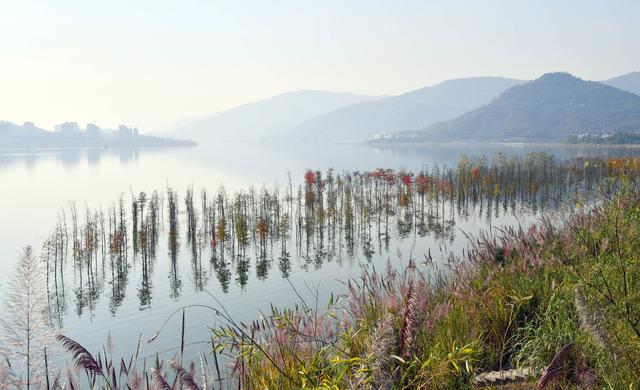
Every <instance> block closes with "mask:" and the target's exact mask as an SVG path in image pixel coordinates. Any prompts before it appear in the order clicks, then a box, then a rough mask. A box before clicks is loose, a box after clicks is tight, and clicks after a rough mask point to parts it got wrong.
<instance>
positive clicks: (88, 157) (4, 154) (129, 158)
mask: <svg viewBox="0 0 640 390" xmlns="http://www.w3.org/2000/svg"><path fill="white" fill-rule="evenodd" d="M159 151H161V150H158V149H139V148H103V147H102V148H86V149H85V148H66V149H0V171H2V170H9V169H12V168H17V167H24V168H25V169H26V170H27V171H30V172H33V171H34V170H35V169H36V168H38V166H41V165H46V164H48V163H52V162H53V163H57V164H60V165H61V166H62V167H63V168H65V169H75V168H77V167H79V166H82V165H83V164H85V163H86V165H88V166H89V167H93V168H96V167H98V166H100V164H101V163H102V162H103V159H105V158H117V160H118V161H119V162H120V164H122V165H128V164H132V163H137V162H138V161H139V159H140V153H142V152H147V153H152V152H159Z"/></svg>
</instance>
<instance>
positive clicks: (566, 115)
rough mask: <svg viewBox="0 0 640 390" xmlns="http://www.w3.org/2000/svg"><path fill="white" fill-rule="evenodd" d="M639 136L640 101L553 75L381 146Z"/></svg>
mask: <svg viewBox="0 0 640 390" xmlns="http://www.w3.org/2000/svg"><path fill="white" fill-rule="evenodd" d="M619 81H620V80H617V81H616V82H619ZM637 131H640V96H638V95H635V94H633V93H630V92H626V91H622V90H620V89H618V88H614V87H612V86H610V85H605V84H602V83H598V82H594V81H585V80H582V79H579V78H577V77H574V76H572V75H570V74H568V73H548V74H545V75H543V76H542V77H540V78H538V79H536V80H534V81H531V82H528V83H526V84H522V85H518V86H515V87H512V88H510V89H508V90H506V91H505V92H503V93H502V94H500V96H498V97H497V98H495V99H494V100H492V101H491V102H490V103H489V104H487V105H485V106H483V107H480V108H477V109H475V110H472V111H470V112H468V113H466V114H464V115H461V116H459V117H457V118H454V119H451V120H448V121H444V122H440V123H437V124H434V125H431V126H426V127H424V128H422V129H419V130H414V131H404V132H401V133H399V134H398V135H397V137H392V138H389V139H387V140H383V141H381V142H384V141H387V142H388V141H391V142H440V141H476V142H477V141H480V142H488V141H511V142H565V141H567V139H568V138H569V137H570V136H575V135H577V134H584V133H620V132H637Z"/></svg>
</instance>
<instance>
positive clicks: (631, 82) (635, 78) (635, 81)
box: [602, 72, 640, 95]
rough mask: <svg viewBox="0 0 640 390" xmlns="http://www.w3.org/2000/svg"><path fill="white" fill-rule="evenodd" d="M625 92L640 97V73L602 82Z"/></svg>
mask: <svg viewBox="0 0 640 390" xmlns="http://www.w3.org/2000/svg"><path fill="white" fill-rule="evenodd" d="M602 83H603V84H607V85H610V86H612V87H616V88H618V89H621V90H623V91H627V92H631V93H635V94H636V95H640V72H631V73H628V74H625V75H622V76H618V77H614V78H612V79H609V80H606V81H603V82H602Z"/></svg>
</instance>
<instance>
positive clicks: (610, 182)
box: [7, 155, 640, 389]
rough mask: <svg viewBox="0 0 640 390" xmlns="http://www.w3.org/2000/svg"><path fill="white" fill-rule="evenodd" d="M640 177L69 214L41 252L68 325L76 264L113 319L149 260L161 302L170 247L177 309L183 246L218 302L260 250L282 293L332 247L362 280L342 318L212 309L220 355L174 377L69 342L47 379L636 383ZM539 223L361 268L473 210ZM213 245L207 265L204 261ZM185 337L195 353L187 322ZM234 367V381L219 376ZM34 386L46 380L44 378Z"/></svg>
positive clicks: (439, 186)
mask: <svg viewBox="0 0 640 390" xmlns="http://www.w3.org/2000/svg"><path fill="white" fill-rule="evenodd" d="M639 173H640V160H638V159H604V158H601V159H598V158H594V159H589V160H587V159H574V160H570V161H556V160H554V159H553V158H550V157H549V156H545V155H531V156H529V157H527V158H525V159H515V158H514V159H507V158H505V157H504V156H496V157H495V158H493V159H492V160H487V159H478V160H469V159H467V158H464V157H463V158H462V159H461V160H460V162H459V164H458V165H457V166H456V167H451V168H447V167H442V168H441V167H432V168H430V169H426V168H425V169H424V170H422V171H419V172H415V173H411V172H407V171H392V170H386V169H379V170H375V171H371V172H342V173H340V174H337V173H335V172H333V171H328V172H325V173H322V172H319V171H311V170H309V171H307V173H306V174H305V176H304V180H303V182H302V183H301V184H300V185H299V186H298V187H297V190H296V189H294V187H293V185H292V184H289V185H288V186H287V187H285V188H284V189H279V188H278V187H276V188H274V189H271V190H267V189H262V190H261V191H257V190H255V189H251V190H249V191H247V192H238V193H235V194H233V195H232V196H229V195H227V193H226V191H224V189H220V191H218V193H216V194H214V195H210V194H208V193H207V192H206V191H202V192H201V193H200V199H199V201H198V199H197V196H196V195H195V193H194V191H193V190H192V189H189V190H188V191H187V192H186V196H185V197H184V198H182V200H181V199H180V197H179V194H178V192H177V191H176V190H174V189H171V188H168V189H167V191H166V195H164V194H162V193H159V192H153V193H151V194H149V195H148V194H147V193H144V192H141V193H139V194H135V195H134V194H132V195H131V201H130V204H127V201H126V200H125V197H124V196H122V197H120V199H118V201H117V202H115V203H114V204H113V205H111V206H110V207H109V208H108V209H107V210H106V211H104V212H103V211H102V210H100V209H99V210H90V209H88V208H87V209H86V211H85V213H84V214H85V217H84V222H82V221H80V219H81V217H79V216H78V212H77V210H76V206H75V205H74V204H71V205H70V206H69V208H68V210H67V211H66V212H65V213H63V214H62V215H61V218H60V221H59V223H58V224H57V226H56V228H55V230H54V231H53V232H52V234H51V235H50V237H49V238H48V239H47V240H46V242H45V244H44V246H43V249H42V250H41V253H40V258H41V259H42V260H43V263H44V264H45V266H46V270H45V274H46V278H43V279H46V281H45V283H46V287H47V288H46V291H47V294H48V303H49V307H48V312H47V316H48V318H49V319H50V322H52V323H53V324H54V326H56V324H58V326H59V325H60V324H61V323H62V313H63V311H64V308H65V305H66V303H65V299H66V294H65V292H64V291H65V278H64V272H63V271H62V270H63V264H66V262H71V266H72V269H73V272H74V275H75V276H77V278H78V279H79V280H80V287H79V288H76V289H75V291H74V294H75V296H76V297H77V298H78V302H77V310H83V309H84V308H86V307H88V308H91V305H92V304H93V302H95V300H96V299H97V298H98V297H99V293H100V291H101V290H102V289H103V288H104V287H105V286H108V288H109V290H111V291H110V306H109V308H110V309H111V310H112V311H113V313H115V310H117V307H118V304H119V302H121V301H122V300H123V299H124V298H125V297H124V292H125V289H124V288H123V286H126V284H127V283H128V273H129V272H131V271H130V268H131V267H130V265H131V264H132V263H133V262H137V263H138V264H142V267H141V269H142V273H143V278H142V285H141V288H140V291H139V298H140V302H141V307H142V306H143V305H150V303H151V294H149V293H148V292H149V291H150V290H149V289H150V286H149V283H148V280H149V275H150V274H151V273H152V272H154V262H155V256H156V253H157V252H158V245H159V242H160V239H159V237H161V233H162V232H166V235H167V239H166V242H167V250H168V252H169V257H170V259H171V261H172V267H170V275H169V279H170V281H171V294H178V295H179V292H180V286H181V283H182V282H181V280H180V279H179V272H178V265H177V262H176V259H177V254H178V251H179V249H180V241H182V240H181V238H182V237H184V238H185V240H184V242H185V243H186V245H187V247H188V248H189V250H188V252H189V255H190V257H191V258H192V261H191V262H192V268H193V271H194V277H193V282H194V283H195V284H196V287H197V288H198V289H200V290H202V291H205V292H206V290H205V288H204V286H205V284H206V280H205V277H206V273H205V272H204V271H203V269H204V270H206V269H207V267H203V263H205V262H206V261H209V262H210V264H211V267H212V268H213V269H214V270H215V273H216V276H217V277H218V280H219V281H220V283H221V285H222V291H223V292H224V291H225V290H224V285H225V284H224V283H225V278H226V282H228V280H229V275H230V272H231V271H230V269H235V270H236V272H238V278H237V280H238V281H239V283H242V280H243V279H242V275H246V273H247V269H248V267H249V266H248V264H249V263H248V261H249V260H248V255H249V254H250V253H252V254H253V255H254V256H255V259H256V262H255V267H256V272H257V273H260V272H262V274H263V275H264V274H265V273H266V272H268V270H269V268H270V266H271V263H272V262H274V259H277V264H278V268H279V270H280V271H281V273H282V275H283V277H285V278H286V277H287V275H288V267H290V265H288V264H287V263H286V260H287V259H288V258H289V257H290V256H291V253H290V252H291V251H293V250H295V251H296V253H297V254H298V255H299V257H300V258H302V259H304V260H305V261H308V262H310V264H313V265H316V266H317V265H318V264H315V263H314V260H316V259H320V261H322V259H323V258H321V257H320V256H319V255H318V256H314V255H313V254H314V253H325V255H324V261H327V255H326V253H329V252H331V251H332V248H333V251H334V256H336V258H337V257H340V256H343V255H344V254H343V253H342V252H338V251H336V248H345V251H346V253H347V254H349V253H354V252H353V251H354V247H356V246H360V247H362V248H363V250H362V254H363V256H364V257H363V259H361V260H362V261H361V264H362V267H363V274H362V277H361V278H360V279H357V280H347V281H345V289H344V291H346V293H345V294H338V295H335V296H333V295H332V297H331V299H330V300H329V303H328V305H324V304H321V303H320V299H321V298H320V297H316V299H315V302H307V301H305V300H304V299H302V297H300V302H299V304H298V305H296V306H293V307H289V308H286V309H278V308H272V312H271V313H270V314H269V315H264V316H263V317H262V318H261V319H260V320H259V321H255V322H253V323H251V324H246V325H245V324H242V323H238V322H235V321H234V319H233V318H231V316H229V315H228V314H227V313H226V311H225V310H224V307H222V305H221V304H220V302H219V301H218V300H217V299H216V298H214V297H213V296H211V298H212V303H211V306H210V307H208V308H209V309H212V310H213V311H214V312H215V313H216V314H217V315H218V317H219V318H220V323H222V324H225V325H223V326H221V327H217V328H215V329H213V330H212V340H211V349H212V351H210V352H211V353H210V354H209V355H202V356H201V358H200V361H199V362H197V363H196V362H194V363H196V364H193V365H191V366H190V368H188V369H184V368H183V365H184V366H185V367H186V366H188V365H189V363H188V362H187V361H183V356H182V350H183V347H184V344H183V345H181V346H180V348H179V349H180V351H181V352H180V354H179V355H177V357H176V359H175V360H174V361H172V362H171V364H163V362H162V359H159V358H156V359H155V361H154V362H151V361H149V362H147V361H146V360H144V361H141V360H140V359H139V358H138V350H139V348H140V343H139V344H138V348H136V352H135V355H133V356H132V357H131V358H129V359H126V358H123V359H121V361H118V359H115V360H113V358H112V357H111V353H107V349H108V348H107V349H105V350H103V351H102V352H97V353H95V354H93V355H92V354H91V353H90V352H89V351H88V350H87V349H85V348H84V347H82V346H81V345H80V344H78V343H76V342H75V341H73V340H71V339H68V338H66V337H64V336H60V337H59V338H58V339H59V340H60V341H61V343H62V345H63V346H64V348H65V349H66V350H67V351H68V352H70V353H71V356H70V357H72V359H73V360H74V367H73V369H69V370H67V371H66V372H64V371H61V373H62V374H61V375H58V376H57V377H56V376H54V374H53V371H52V374H51V377H52V378H51V383H58V384H59V385H60V386H64V385H65V383H66V386H67V388H69V386H70V385H71V384H76V385H77V384H79V383H94V384H95V385H94V388H105V389H107V388H127V386H129V387H130V388H144V389H150V388H162V389H167V388H180V386H183V388H190V389H193V388H211V387H212V386H213V388H218V387H220V386H222V387H229V386H233V387H240V388H247V389H249V388H250V389H253V388H260V389H262V388H284V389H286V388H292V389H293V388H365V389H366V388H371V389H380V388H385V389H386V388H474V387H483V386H491V385H493V384H495V383H497V381H508V380H516V381H520V383H522V384H524V385H525V386H531V385H533V384H534V383H536V382H537V383H538V385H539V387H541V388H546V387H548V386H554V385H557V384H560V385H562V386H566V387H569V388H571V387H575V386H582V387H588V386H594V387H597V388H600V387H603V386H604V387H610V388H635V387H634V386H638V381H637V379H636V376H637V375H635V373H636V372H638V368H639V364H640V291H639V288H638V285H639V284H638V282H639V281H640V251H638V249H640V248H638V246H640V240H638V238H640V195H639V194H638V187H637V185H636V180H637V177H638V174H639ZM181 205H184V206H183V207H181ZM563 205H564V206H565V207H561V208H559V207H560V206H563ZM567 205H569V207H566V206H567ZM532 210H533V211H535V210H563V211H564V213H565V214H563V217H558V216H553V217H551V216H550V217H548V218H547V217H545V218H544V219H542V220H541V221H540V222H539V223H537V224H534V225H532V226H531V227H518V226H514V227H510V228H505V229H504V230H501V231H499V232H498V233H497V234H496V232H495V231H494V232H492V233H487V234H486V235H484V236H480V237H475V238H474V237H470V240H469V245H470V247H469V249H468V250H466V251H465V252H464V253H463V255H462V256H461V257H460V256H458V257H456V256H453V255H451V256H449V257H448V258H445V259H434V258H432V256H431V253H430V252H427V253H425V254H420V255H418V256H416V255H414V254H399V256H406V259H405V260H404V261H402V262H399V263H400V264H402V263H404V264H405V265H406V268H402V269H399V268H397V266H392V265H391V262H389V266H388V267H387V269H384V270H383V269H376V268H374V267H373V265H372V264H373V263H370V262H368V261H367V259H368V258H367V256H366V254H367V253H369V252H367V250H366V249H367V248H369V250H373V249H372V248H375V246H374V245H373V243H377V244H378V246H380V247H382V246H384V245H388V244H389V240H390V237H391V236H392V235H398V236H400V237H402V236H407V235H410V234H413V236H414V237H415V239H420V238H423V237H425V236H427V235H429V236H433V237H438V238H439V239H440V240H447V239H448V238H447V237H449V236H450V235H451V234H452V231H453V228H454V226H455V219H456V218H463V217H464V216H465V215H468V214H469V213H478V215H480V216H485V217H486V218H491V217H492V216H495V215H498V214H499V213H501V212H502V213H506V212H512V213H516V214H517V213H518V212H531V211H532ZM181 227H182V228H183V229H185V230H186V231H184V232H183V231H181V230H180V228H181ZM336 244H337V245H336ZM205 249H206V250H208V251H209V252H208V253H209V254H210V258H209V259H207V258H205V259H204V261H203V256H202V253H203V251H205ZM350 251H351V252H350ZM243 270H244V271H243ZM198 271H199V272H198ZM145 283H146V284H145ZM245 283H246V279H245ZM145 288H146V290H145ZM145 291H146V292H145ZM294 292H295V291H294ZM173 296H174V295H172V297H173ZM178 313H179V312H178ZM183 313H184V312H183ZM182 333H183V338H182V339H183V340H184V314H183V330H182ZM152 340H153V338H152ZM152 340H148V341H152ZM110 343H111V342H108V343H107V346H108V345H109V344H110ZM219 358H221V360H220V362H219V361H218V359H219ZM228 362H231V366H230V367H229V370H227V369H226V367H223V366H225V365H226V363H228ZM196 366H197V367H196ZM9 367H11V366H9ZM34 367H36V365H34ZM7 372H8V371H7ZM221 372H222V373H227V372H229V375H226V374H224V375H221ZM7 375H9V374H7ZM11 375H13V374H11ZM38 375H40V376H39V378H40V379H42V375H43V372H39V373H34V377H37V376H38ZM46 376H47V378H46V379H47V380H48V379H49V372H48V371H47V373H46ZM83 378H84V379H83ZM54 379H55V380H54ZM83 380H86V381H87V382H83ZM45 382H46V381H44V380H41V382H40V383H45ZM165 384H166V386H165ZM154 386H155V387H154ZM54 388H55V387H54Z"/></svg>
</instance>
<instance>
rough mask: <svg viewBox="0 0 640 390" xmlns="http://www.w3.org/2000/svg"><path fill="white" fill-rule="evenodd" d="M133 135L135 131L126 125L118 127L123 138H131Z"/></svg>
mask: <svg viewBox="0 0 640 390" xmlns="http://www.w3.org/2000/svg"><path fill="white" fill-rule="evenodd" d="M132 135H133V131H132V130H131V129H130V128H128V127H127V126H125V125H120V127H118V136H120V137H122V138H129V137H131V136H132Z"/></svg>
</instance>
